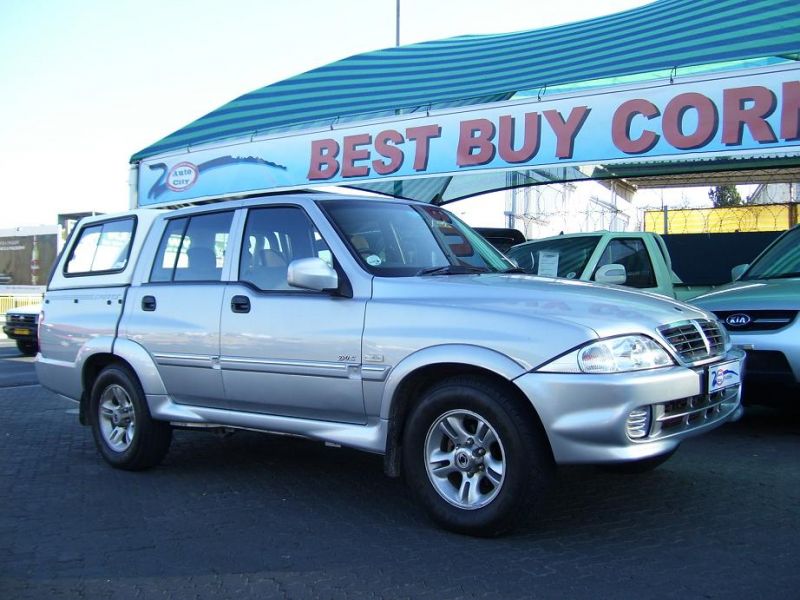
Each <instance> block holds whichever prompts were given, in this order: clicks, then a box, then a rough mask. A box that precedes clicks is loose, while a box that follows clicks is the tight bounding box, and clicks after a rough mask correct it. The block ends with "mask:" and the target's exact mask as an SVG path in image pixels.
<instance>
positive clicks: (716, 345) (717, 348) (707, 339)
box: [658, 319, 725, 363]
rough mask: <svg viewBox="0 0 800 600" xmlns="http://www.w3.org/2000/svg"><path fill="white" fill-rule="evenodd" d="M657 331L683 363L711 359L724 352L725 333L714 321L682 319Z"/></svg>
mask: <svg viewBox="0 0 800 600" xmlns="http://www.w3.org/2000/svg"><path fill="white" fill-rule="evenodd" d="M658 331H659V333H660V334H661V335H662V337H663V338H664V339H665V340H666V341H667V343H668V344H669V345H670V346H671V347H672V349H673V350H674V351H675V353H676V354H677V355H678V357H679V358H680V359H681V360H682V361H683V362H685V363H694V362H698V361H703V360H709V359H713V358H716V357H718V356H721V355H722V354H723V353H724V352H725V333H724V332H723V331H722V329H721V327H720V326H719V324H717V323H716V322H715V321H710V320H708V319H697V320H693V321H682V322H680V323H675V324H671V325H664V326H663V327H660V328H659V330H658Z"/></svg>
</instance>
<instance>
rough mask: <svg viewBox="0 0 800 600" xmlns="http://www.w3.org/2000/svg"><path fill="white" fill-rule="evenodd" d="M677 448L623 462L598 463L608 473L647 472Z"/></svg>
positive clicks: (633, 473)
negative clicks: (664, 452)
mask: <svg viewBox="0 0 800 600" xmlns="http://www.w3.org/2000/svg"><path fill="white" fill-rule="evenodd" d="M677 450H678V448H677V447H676V448H674V449H672V450H670V451H669V452H667V453H666V454H659V455H658V456H651V457H650V458H643V459H641V460H635V461H632V462H623V463H609V464H607V465H600V467H601V468H602V469H603V470H604V471H608V472H610V473H620V474H623V475H641V474H642V473H649V472H650V471H653V470H654V469H657V468H658V467H660V466H661V465H663V464H664V463H665V462H667V461H668V460H669V459H670V458H671V457H672V455H673V454H675V452H676V451H677Z"/></svg>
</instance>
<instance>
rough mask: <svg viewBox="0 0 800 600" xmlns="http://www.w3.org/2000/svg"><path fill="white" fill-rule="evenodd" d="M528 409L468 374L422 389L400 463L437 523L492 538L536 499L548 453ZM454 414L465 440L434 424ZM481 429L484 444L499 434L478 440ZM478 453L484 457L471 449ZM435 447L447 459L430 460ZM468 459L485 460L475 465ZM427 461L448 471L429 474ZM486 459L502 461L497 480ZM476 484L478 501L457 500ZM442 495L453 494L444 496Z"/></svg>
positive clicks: (547, 470)
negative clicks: (485, 430)
mask: <svg viewBox="0 0 800 600" xmlns="http://www.w3.org/2000/svg"><path fill="white" fill-rule="evenodd" d="M525 408H526V407H524V406H522V405H521V403H520V402H519V401H518V400H517V399H516V398H514V397H513V396H512V395H511V394H509V393H508V391H507V390H506V389H505V388H504V387H503V386H500V385H497V384H495V383H493V382H491V381H488V380H486V379H482V378H480V377H473V376H461V377H453V378H450V379H447V380H444V381H442V382H440V383H438V384H435V385H434V386H432V387H430V388H428V389H427V390H426V391H425V392H424V393H423V394H422V397H421V398H420V400H419V403H418V404H417V406H416V407H415V408H414V410H413V412H412V413H411V414H410V416H409V418H408V421H407V423H406V427H405V431H404V433H403V468H404V473H405V477H406V481H407V483H408V485H409V487H410V488H411V490H412V491H413V493H414V494H415V495H416V497H417V499H418V500H419V502H420V503H421V504H422V505H423V506H424V507H425V509H426V510H427V512H428V514H429V515H430V517H431V518H432V519H433V520H434V521H435V522H436V523H438V524H439V525H441V526H442V527H444V528H445V529H449V530H451V531H455V532H458V533H464V534H468V535H477V536H485V537H489V536H496V535H499V534H501V533H504V532H506V531H508V530H509V529H511V528H512V527H513V526H515V525H516V524H518V523H519V522H521V521H522V520H523V519H524V518H525V517H526V516H527V515H528V513H529V512H530V511H531V509H532V508H533V507H534V506H535V504H536V501H538V500H540V499H541V497H542V496H543V495H544V493H545V492H546V490H547V488H548V487H549V484H550V481H551V478H552V474H553V469H554V464H553V458H552V454H551V451H550V447H549V445H548V443H547V440H546V439H545V435H544V432H543V431H542V429H541V426H540V425H539V424H538V423H537V422H534V419H535V417H533V416H532V415H531V414H530V411H529V410H526V409H525ZM473 415H474V417H473ZM452 419H454V420H455V422H456V423H458V424H459V426H460V429H459V430H458V431H460V432H461V433H462V434H467V435H468V437H467V438H466V442H464V443H463V444H461V443H459V444H457V443H456V442H454V441H453V438H452V437H451V434H443V433H442V432H443V431H444V430H445V429H448V427H447V426H446V425H445V426H444V427H434V426H435V425H437V424H444V423H445V421H447V423H450V422H451V420H452ZM471 421H474V424H472V423H471ZM481 423H483V425H481ZM484 426H485V427H488V428H489V429H491V432H490V433H489V434H487V435H485V436H483V437H484V441H485V440H486V439H494V438H496V440H497V443H489V444H487V445H481V444H483V441H475V440H480V439H481V437H482V436H481V435H480V434H478V433H477V431H478V429H479V428H480V427H484ZM473 427H474V428H475V429H476V431H474V432H471V429H472V428H473ZM451 433H452V432H451ZM473 435H474V436H475V437H474V438H473V437H471V436H473ZM459 437H460V438H463V437H464V436H463V435H459ZM439 438H441V440H439ZM439 441H441V443H442V446H439ZM451 446H452V448H451ZM478 446H480V448H478ZM471 448H476V449H475V450H469V449H471ZM479 450H483V453H484V454H482V455H477V454H475V453H476V452H478V451H479ZM440 451H442V452H446V453H451V454H450V456H451V458H450V459H446V460H441V461H436V460H430V461H429V456H432V454H431V453H432V452H436V453H438V452H440ZM465 456H466V458H465ZM473 456H474V457H476V458H475V460H485V461H486V462H485V463H483V462H482V463H480V464H478V465H475V464H473V463H471V462H470V461H472V460H473V459H472V458H470V457H473ZM481 457H482V458H481ZM462 459H463V460H462ZM490 461H492V463H490ZM429 464H431V465H434V464H436V465H437V467H436V470H440V467H444V469H442V471H448V472H449V474H448V475H447V476H441V475H440V476H438V477H437V476H436V475H434V474H431V475H429V473H428V465H429ZM491 464H496V465H498V466H502V473H503V474H502V478H501V480H500V481H499V484H496V482H495V480H496V479H498V475H497V473H492V469H493V467H492V466H491ZM460 469H464V470H460ZM465 477H466V478H468V479H465ZM434 480H435V481H436V483H435V484H434ZM465 482H466V483H465ZM457 488H458V489H457ZM473 489H474V490H475V491H476V494H475V495H476V496H477V497H479V498H480V500H476V501H474V502H472V501H471V500H469V499H466V500H462V497H463V496H464V495H466V496H469V493H467V494H463V493H462V492H464V491H465V490H468V492H472V491H473ZM440 490H443V491H440ZM443 494H448V495H449V494H452V495H453V496H455V497H451V499H450V500H448V499H447V498H446V497H445V495H443ZM454 502H456V503H458V502H463V503H464V504H465V505H467V504H470V503H471V504H470V506H469V507H462V506H458V505H456V504H454Z"/></svg>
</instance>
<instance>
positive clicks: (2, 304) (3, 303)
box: [0, 296, 42, 321]
mask: <svg viewBox="0 0 800 600" xmlns="http://www.w3.org/2000/svg"><path fill="white" fill-rule="evenodd" d="M41 301H42V297H41V296H0V316H2V318H3V321H5V318H6V313H7V312H8V311H9V310H12V309H14V308H19V307H20V306H32V305H34V304H39V303H41Z"/></svg>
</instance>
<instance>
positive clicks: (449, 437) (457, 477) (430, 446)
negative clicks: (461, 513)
mask: <svg viewBox="0 0 800 600" xmlns="http://www.w3.org/2000/svg"><path fill="white" fill-rule="evenodd" d="M425 467H426V469H427V472H428V479H429V480H430V482H431V484H432V485H433V487H434V489H435V490H436V491H437V492H438V493H439V495H440V496H441V497H442V498H444V499H445V500H446V501H447V502H449V503H450V504H452V505H453V506H455V507H456V508H463V509H465V510H475V509H477V508H481V507H483V506H486V505H488V504H489V503H490V502H491V501H492V500H494V499H495V498H496V497H497V495H498V494H499V493H500V490H501V489H502V487H503V481H504V480H505V471H506V469H505V451H504V449H503V442H502V441H501V440H500V437H499V436H498V435H497V432H496V431H495V430H494V427H492V425H491V424H490V423H489V421H488V419H486V418H484V417H482V416H481V415H479V414H477V413H475V412H472V411H470V410H451V411H448V412H446V413H445V414H443V415H442V416H441V417H439V418H438V419H436V420H435V421H434V422H433V424H432V425H431V427H430V429H429V430H428V435H427V436H426V439H425Z"/></svg>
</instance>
